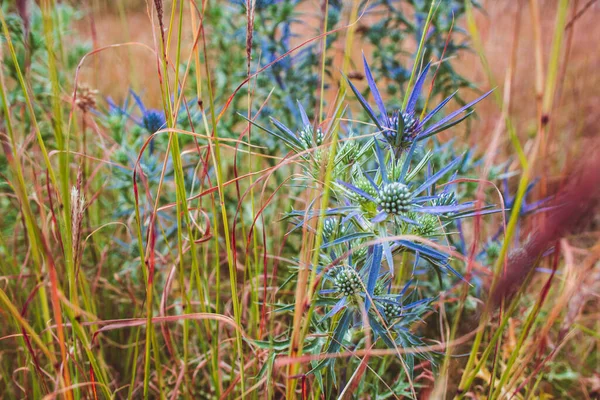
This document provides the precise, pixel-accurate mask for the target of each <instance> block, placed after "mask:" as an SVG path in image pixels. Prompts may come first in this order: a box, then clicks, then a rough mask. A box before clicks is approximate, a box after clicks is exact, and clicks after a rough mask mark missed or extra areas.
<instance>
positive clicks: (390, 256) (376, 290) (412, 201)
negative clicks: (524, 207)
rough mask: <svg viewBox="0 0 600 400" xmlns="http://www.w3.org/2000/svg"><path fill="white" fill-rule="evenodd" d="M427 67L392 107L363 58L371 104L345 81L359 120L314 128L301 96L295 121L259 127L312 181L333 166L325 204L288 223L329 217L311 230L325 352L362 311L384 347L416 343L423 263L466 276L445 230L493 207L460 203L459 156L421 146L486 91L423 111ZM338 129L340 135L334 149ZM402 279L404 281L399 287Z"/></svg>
mask: <svg viewBox="0 0 600 400" xmlns="http://www.w3.org/2000/svg"><path fill="white" fill-rule="evenodd" d="M429 70H430V64H427V65H426V66H425V67H424V68H422V71H421V73H420V74H419V76H418V78H417V79H416V80H415V84H414V86H413V87H412V90H411V91H410V93H409V95H408V96H407V100H406V102H405V106H404V107H402V108H399V109H388V108H387V107H386V105H385V101H384V99H383V98H382V96H381V95H380V92H379V90H378V88H377V85H376V83H375V80H374V78H373V75H372V73H371V70H370V68H369V65H368V63H367V61H366V59H364V75H365V77H366V80H367V83H368V89H369V92H370V94H371V96H372V97H373V99H374V101H375V107H372V106H371V105H370V103H369V102H368V101H367V100H366V98H365V96H363V94H362V93H361V92H360V91H359V90H358V89H357V88H356V86H355V85H354V84H353V83H352V82H351V81H350V80H349V79H347V82H348V86H349V87H350V89H351V90H352V92H353V93H354V95H355V96H356V98H357V100H358V102H359V103H360V105H361V106H362V108H363V111H364V113H363V115H365V116H366V118H363V119H362V120H361V119H360V118H359V122H360V123H359V126H358V127H357V128H353V127H350V126H344V125H341V126H339V128H340V129H338V130H334V129H332V126H333V124H330V126H328V127H325V126H317V124H313V123H312V122H311V120H310V119H309V117H308V115H307V113H306V111H305V109H304V108H303V107H302V105H301V104H300V103H298V109H299V113H300V115H301V121H300V122H301V124H300V125H299V126H297V127H295V128H289V127H287V126H285V125H284V124H283V123H281V122H280V121H278V120H277V119H275V118H271V122H272V124H273V126H274V128H275V129H270V128H267V127H262V126H260V125H258V126H259V127H260V128H261V129H264V130H265V131H266V132H269V133H270V134H271V135H273V136H274V137H276V138H278V139H279V140H282V141H283V142H284V143H285V144H286V145H287V146H288V147H289V148H290V149H291V150H292V151H293V152H294V153H296V155H295V157H297V158H299V159H300V160H301V161H302V165H303V169H304V171H305V172H306V176H307V178H308V179H307V180H308V181H309V182H310V181H312V182H315V181H316V179H315V178H316V174H317V173H319V171H321V173H322V171H323V168H322V167H323V166H324V165H327V164H329V162H330V160H331V161H333V163H332V164H331V165H330V166H329V168H330V170H331V173H332V176H333V179H332V193H333V196H331V199H332V200H331V204H330V205H329V207H328V208H327V209H326V210H319V209H315V208H314V207H313V206H314V205H311V206H310V209H309V210H308V211H306V210H292V211H291V212H290V213H289V214H288V217H289V219H290V220H291V221H292V222H293V223H294V229H296V228H298V227H301V226H304V225H305V224H306V223H307V221H308V220H309V219H312V218H318V217H319V216H320V215H325V219H324V220H323V221H322V223H321V225H322V231H321V232H315V233H317V234H320V235H322V236H321V237H322V241H321V243H322V244H321V246H320V249H319V251H320V263H319V265H317V266H313V268H316V269H317V271H318V272H319V274H320V276H321V277H322V279H321V285H322V287H321V290H320V292H319V295H320V296H321V298H322V300H323V301H324V303H323V304H325V306H324V308H323V309H322V313H323V315H322V320H321V321H322V322H323V323H327V322H328V321H329V323H330V324H329V325H328V329H329V330H330V334H331V337H332V339H331V340H330V341H329V345H328V347H327V349H326V351H328V352H334V351H338V350H339V349H340V346H341V343H343V339H344V335H345V334H346V332H348V331H349V328H351V327H357V328H358V327H361V326H362V324H363V322H364V321H365V317H366V319H367V320H368V323H369V326H370V329H371V330H372V332H373V333H374V337H375V338H376V339H377V338H381V339H382V340H383V341H384V342H385V343H386V344H388V345H389V346H418V345H419V344H421V343H422V342H421V341H420V339H419V338H418V337H417V336H415V335H413V334H412V333H411V331H410V329H409V328H410V326H411V325H412V324H413V323H414V322H415V321H417V320H419V319H420V318H421V316H422V315H423V313H424V312H426V311H427V310H428V308H429V306H430V304H431V302H432V300H433V299H432V298H418V295H417V291H416V290H415V287H416V285H417V284H418V283H419V281H420V280H422V279H427V278H426V277H427V276H428V274H427V273H425V271H427V270H432V271H434V272H435V273H436V274H437V276H438V277H439V278H440V279H441V278H442V277H444V276H449V277H455V278H456V279H462V276H461V275H460V273H459V272H458V271H457V270H456V269H455V268H454V267H453V266H452V263H453V259H452V258H451V257H450V255H449V251H448V249H447V244H446V243H448V240H447V237H448V236H449V235H450V233H449V232H452V231H456V229H457V228H456V225H457V222H458V221H460V220H462V219H465V218H469V217H473V216H475V215H483V214H489V213H494V212H497V211H498V210H497V209H495V208H494V206H493V205H485V206H478V207H477V208H476V204H475V202H473V201H461V192H460V191H459V190H458V189H459V185H458V184H456V183H455V182H453V181H455V180H456V178H457V173H458V172H459V171H460V169H461V166H462V165H463V164H464V163H465V160H466V157H465V155H458V156H456V157H454V158H452V159H450V160H448V161H447V162H445V163H444V164H442V165H440V163H439V162H434V161H433V159H434V151H433V150H427V146H426V144H427V139H429V138H432V137H433V136H434V135H436V134H437V133H439V132H442V131H445V130H447V129H449V128H451V127H453V126H455V125H457V124H458V123H460V122H461V121H463V120H464V119H465V118H467V117H468V116H469V115H471V113H472V111H471V108H472V107H473V106H474V105H475V104H476V103H478V102H479V101H481V100H482V99H484V98H485V97H486V96H488V95H489V94H490V92H487V93H485V94H484V95H482V96H481V97H479V98H477V99H476V100H474V101H472V102H470V103H468V104H466V105H464V106H462V107H460V108H459V109H458V110H456V111H453V112H449V113H444V112H443V110H444V106H446V105H447V104H448V103H449V102H450V101H451V100H452V98H453V96H454V94H452V95H450V96H448V97H447V98H445V99H444V100H443V101H442V102H441V103H440V104H439V105H437V106H436V107H434V108H433V109H432V110H431V111H429V112H426V110H423V109H419V104H420V100H422V98H423V97H424V96H422V89H423V86H424V83H425V80H426V78H427V75H428V72H429ZM353 120H355V121H356V118H353ZM357 131H360V132H361V135H360V136H357V135H356V132H357ZM334 132H336V133H335V134H336V135H339V136H338V137H339V140H338V141H337V143H338V146H337V148H336V153H335V154H333V155H332V154H330V152H331V149H332V147H333V146H332V145H331V143H332V139H333V135H334ZM339 132H341V133H339ZM292 157H294V156H292ZM398 254H402V255H403V257H402V260H403V262H402V263H401V265H397V264H399V263H397V261H395V259H397V258H399V257H396V256H397V255H398ZM399 270H402V276H400V277H399V276H398V275H397V274H398V273H399V272H398V271H399ZM398 283H400V286H398ZM398 287H402V289H401V290H396V289H395V288H398ZM328 363H329V362H328V361H324V362H323V363H321V365H326V364H328Z"/></svg>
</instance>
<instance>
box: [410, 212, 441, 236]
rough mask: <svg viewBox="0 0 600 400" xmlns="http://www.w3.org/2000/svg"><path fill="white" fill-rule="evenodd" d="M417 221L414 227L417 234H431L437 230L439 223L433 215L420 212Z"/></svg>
mask: <svg viewBox="0 0 600 400" xmlns="http://www.w3.org/2000/svg"><path fill="white" fill-rule="evenodd" d="M417 222H418V223H419V225H417V226H416V227H415V231H416V232H415V233H417V234H418V235H419V236H432V235H434V234H435V232H436V231H437V229H438V227H439V225H440V223H439V221H438V219H437V217H436V216H435V215H431V214H421V215H419V217H418V219H417Z"/></svg>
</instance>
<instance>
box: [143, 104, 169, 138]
mask: <svg viewBox="0 0 600 400" xmlns="http://www.w3.org/2000/svg"><path fill="white" fill-rule="evenodd" d="M164 125H165V115H164V114H163V112H162V111H159V110H154V109H148V110H145V111H144V113H143V114H142V123H141V126H142V127H144V129H146V130H147V131H148V133H155V132H156V131H159V130H160V129H161V128H162V127H163V126H164Z"/></svg>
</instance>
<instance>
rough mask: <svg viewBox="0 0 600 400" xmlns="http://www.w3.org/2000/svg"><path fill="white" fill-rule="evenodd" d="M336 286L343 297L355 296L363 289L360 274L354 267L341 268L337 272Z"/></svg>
mask: <svg viewBox="0 0 600 400" xmlns="http://www.w3.org/2000/svg"><path fill="white" fill-rule="evenodd" d="M334 284H335V287H336V289H337V290H338V291H339V292H340V294H341V295H343V296H353V295H355V294H357V293H359V292H360V290H361V289H362V287H363V285H362V281H361V279H360V276H358V273H357V272H356V271H355V270H354V268H352V267H348V266H345V267H340V268H339V270H338V271H337V273H336V275H335V278H334Z"/></svg>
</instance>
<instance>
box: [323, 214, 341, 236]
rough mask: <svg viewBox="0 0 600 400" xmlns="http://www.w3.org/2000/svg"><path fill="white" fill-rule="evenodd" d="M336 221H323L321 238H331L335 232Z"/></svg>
mask: <svg viewBox="0 0 600 400" xmlns="http://www.w3.org/2000/svg"><path fill="white" fill-rule="evenodd" d="M337 225H338V223H337V221H336V220H335V219H334V218H327V219H326V220H325V221H323V236H324V237H325V238H326V239H329V238H331V237H333V235H334V234H335V233H336V231H337Z"/></svg>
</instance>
